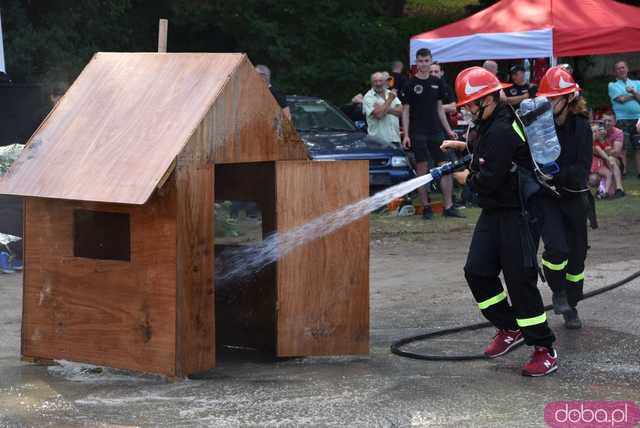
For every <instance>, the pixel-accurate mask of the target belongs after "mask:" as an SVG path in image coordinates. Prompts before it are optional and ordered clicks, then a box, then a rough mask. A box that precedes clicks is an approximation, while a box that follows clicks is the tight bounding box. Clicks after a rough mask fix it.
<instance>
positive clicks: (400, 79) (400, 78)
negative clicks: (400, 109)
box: [389, 61, 409, 95]
mask: <svg viewBox="0 0 640 428" xmlns="http://www.w3.org/2000/svg"><path fill="white" fill-rule="evenodd" d="M403 69H404V64H403V63H402V61H393V62H392V63H391V78H392V80H391V82H390V85H389V89H391V90H393V91H394V92H395V93H396V95H398V94H399V93H400V92H402V88H404V85H406V84H407V81H408V80H409V78H408V77H407V75H406V74H404V73H403Z"/></svg>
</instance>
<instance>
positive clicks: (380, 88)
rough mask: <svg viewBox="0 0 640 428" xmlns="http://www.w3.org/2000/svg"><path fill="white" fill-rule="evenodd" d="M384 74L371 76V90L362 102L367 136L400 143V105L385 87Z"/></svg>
mask: <svg viewBox="0 0 640 428" xmlns="http://www.w3.org/2000/svg"><path fill="white" fill-rule="evenodd" d="M386 78H387V75H386V73H381V72H377V73H373V74H372V75H371V89H370V90H369V91H368V92H367V93H366V94H365V96H364V99H363V101H362V110H363V112H364V115H365V117H366V118H367V128H368V132H369V135H372V136H374V137H378V138H380V139H381V140H384V141H389V142H392V143H400V141H401V140H400V121H399V119H398V118H399V117H400V116H401V115H402V103H400V100H399V99H398V97H397V96H396V94H394V93H393V92H391V91H390V90H389V89H387V86H386Z"/></svg>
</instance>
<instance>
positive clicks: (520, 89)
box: [504, 64, 536, 108]
mask: <svg viewBox="0 0 640 428" xmlns="http://www.w3.org/2000/svg"><path fill="white" fill-rule="evenodd" d="M524 73H525V69H524V67H523V66H522V65H519V64H518V65H514V66H513V67H511V70H510V71H509V74H510V75H511V82H512V83H513V86H511V87H510V88H507V89H505V90H504V92H505V94H506V95H507V103H509V104H510V105H512V106H513V108H518V107H520V103H521V102H522V101H524V100H526V99H527V98H532V97H534V96H535V94H536V87H535V86H531V85H529V82H527V80H526V79H525V77H524Z"/></svg>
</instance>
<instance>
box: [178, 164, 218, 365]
mask: <svg viewBox="0 0 640 428" xmlns="http://www.w3.org/2000/svg"><path fill="white" fill-rule="evenodd" d="M213 168H214V166H213V165H211V164H206V163H205V164H200V165H198V164H197V163H195V162H189V161H188V159H187V160H186V161H185V162H183V161H182V159H181V158H178V165H177V167H176V173H175V174H176V184H177V220H176V224H177V240H178V241H177V283H176V290H177V302H176V305H177V309H176V311H177V312H176V313H177V326H176V334H177V336H176V366H177V375H178V376H182V375H188V374H190V373H195V372H202V371H206V370H208V369H210V368H212V367H214V365H215V338H214V336H215V328H214V288H213V281H214V278H213V264H214V248H213V240H214V228H213V226H214V206H213V191H214V187H213V183H214V175H213Z"/></svg>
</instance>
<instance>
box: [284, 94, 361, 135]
mask: <svg viewBox="0 0 640 428" xmlns="http://www.w3.org/2000/svg"><path fill="white" fill-rule="evenodd" d="M289 107H290V109H291V116H292V118H293V123H294V125H295V127H296V129H297V130H298V131H301V132H305V131H306V132H308V131H338V132H356V131H357V129H356V127H355V126H354V125H353V123H351V121H350V120H349V119H348V118H347V117H346V116H345V115H344V114H342V112H340V111H339V110H338V109H336V108H335V107H333V106H332V105H331V104H329V103H327V102H326V101H323V100H304V101H299V100H295V101H291V100H290V101H289Z"/></svg>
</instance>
